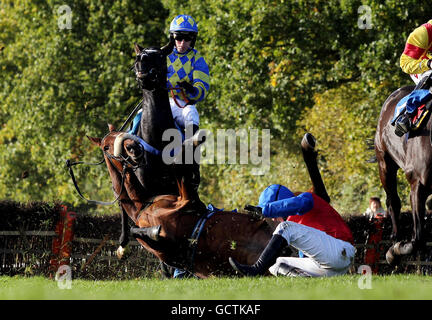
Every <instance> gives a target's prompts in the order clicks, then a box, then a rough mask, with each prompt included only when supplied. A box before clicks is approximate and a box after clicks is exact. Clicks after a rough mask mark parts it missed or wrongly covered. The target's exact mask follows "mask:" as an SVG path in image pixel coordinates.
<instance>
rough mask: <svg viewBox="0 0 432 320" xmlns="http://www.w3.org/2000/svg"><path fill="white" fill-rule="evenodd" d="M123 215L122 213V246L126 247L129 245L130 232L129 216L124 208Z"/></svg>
mask: <svg viewBox="0 0 432 320" xmlns="http://www.w3.org/2000/svg"><path fill="white" fill-rule="evenodd" d="M120 207H121V210H122V213H121V234H120V240H119V242H120V246H121V247H123V248H124V247H126V246H127V244H128V243H129V232H128V215H127V213H126V210H125V209H124V208H123V207H122V206H120Z"/></svg>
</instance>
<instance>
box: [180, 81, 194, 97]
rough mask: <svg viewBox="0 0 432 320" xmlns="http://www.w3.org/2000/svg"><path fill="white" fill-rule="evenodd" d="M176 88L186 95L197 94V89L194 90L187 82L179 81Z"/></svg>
mask: <svg viewBox="0 0 432 320" xmlns="http://www.w3.org/2000/svg"><path fill="white" fill-rule="evenodd" d="M177 86H179V87H180V88H183V89H185V90H186V92H187V93H189V94H192V95H195V94H196V93H197V90H198V89H197V88H195V87H194V86H193V85H191V84H190V83H189V82H187V81H180V82H178V83H177Z"/></svg>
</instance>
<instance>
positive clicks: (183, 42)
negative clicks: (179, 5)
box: [129, 14, 210, 134]
mask: <svg viewBox="0 0 432 320" xmlns="http://www.w3.org/2000/svg"><path fill="white" fill-rule="evenodd" d="M169 32H170V41H171V42H174V49H173V52H172V53H171V54H169V55H168V56H167V69H168V72H167V89H172V88H178V89H175V90H174V91H173V93H174V99H173V97H170V105H171V111H172V114H173V118H174V121H175V122H176V124H177V125H178V127H179V128H181V129H182V130H185V129H186V128H187V127H189V126H192V132H193V134H194V133H195V132H196V131H197V130H198V127H199V114H198V111H197V109H196V103H197V102H200V101H202V100H204V98H205V97H206V96H207V92H208V90H209V88H210V72H209V68H208V65H207V63H206V61H205V59H204V57H202V56H201V55H200V54H199V53H198V51H197V50H196V49H195V48H194V46H195V42H196V37H197V35H198V26H197V24H196V22H195V20H194V19H193V18H192V17H191V16H188V15H185V14H182V15H178V16H176V17H175V18H174V19H173V20H172V22H171V24H170V30H169ZM182 90H183V93H182V92H181V91H182ZM185 100H187V101H185ZM140 120H141V113H138V114H137V116H136V117H135V119H134V122H133V127H132V129H131V130H130V131H129V133H132V134H136V132H137V131H138V127H139V123H140Z"/></svg>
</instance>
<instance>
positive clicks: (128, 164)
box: [66, 133, 142, 206]
mask: <svg viewBox="0 0 432 320" xmlns="http://www.w3.org/2000/svg"><path fill="white" fill-rule="evenodd" d="M108 134H109V133H108ZM108 134H107V135H108ZM107 135H106V136H107ZM106 136H105V137H104V138H103V139H102V141H103V140H104V139H105V138H106ZM102 152H103V154H104V155H105V156H106V157H107V159H108V161H109V162H110V163H111V165H112V166H113V167H116V166H115V165H114V163H113V162H112V160H116V161H118V162H120V163H121V164H122V173H121V183H120V184H121V188H120V192H119V193H118V195H117V197H116V198H115V199H114V200H113V201H110V202H105V201H99V200H90V199H87V198H86V197H84V195H83V194H82V193H81V190H80V188H79V187H78V183H77V181H76V178H75V175H74V172H73V169H72V167H73V166H75V165H78V164H85V165H93V166H97V165H101V164H102V163H104V162H105V158H104V159H102V160H101V161H100V162H98V163H89V162H83V161H77V162H71V160H70V159H68V160H66V167H67V168H68V169H69V174H70V176H71V178H72V182H73V184H74V186H75V189H76V190H77V192H78V195H79V196H80V197H81V198H82V199H83V200H85V201H87V202H88V203H89V204H98V205H103V206H108V205H112V204H114V203H116V202H117V201H118V200H119V199H120V196H121V194H122V192H123V188H124V180H125V176H126V169H128V168H129V169H132V170H133V171H135V170H137V169H138V168H139V167H141V166H142V165H141V164H132V163H131V162H130V157H129V156H128V157H127V158H125V157H124V156H123V155H122V154H120V156H114V155H112V154H109V153H108V152H107V151H105V150H102Z"/></svg>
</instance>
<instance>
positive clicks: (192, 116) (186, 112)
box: [169, 98, 199, 128]
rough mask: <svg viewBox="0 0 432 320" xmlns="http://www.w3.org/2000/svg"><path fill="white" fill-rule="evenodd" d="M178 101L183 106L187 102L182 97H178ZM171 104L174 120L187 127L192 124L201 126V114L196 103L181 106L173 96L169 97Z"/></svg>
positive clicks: (182, 126)
mask: <svg viewBox="0 0 432 320" xmlns="http://www.w3.org/2000/svg"><path fill="white" fill-rule="evenodd" d="M176 100H177V103H178V104H179V105H181V106H182V107H183V106H184V105H185V104H186V102H184V101H183V100H181V99H176ZM169 101H170V105H171V112H172V115H173V118H174V121H175V122H176V123H177V124H178V125H179V126H180V127H181V128H186V126H189V125H191V124H195V125H197V126H199V114H198V111H197V109H196V106H195V105H188V106H186V107H184V108H179V107H178V106H177V104H176V103H175V101H174V99H173V98H170V99H169Z"/></svg>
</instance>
